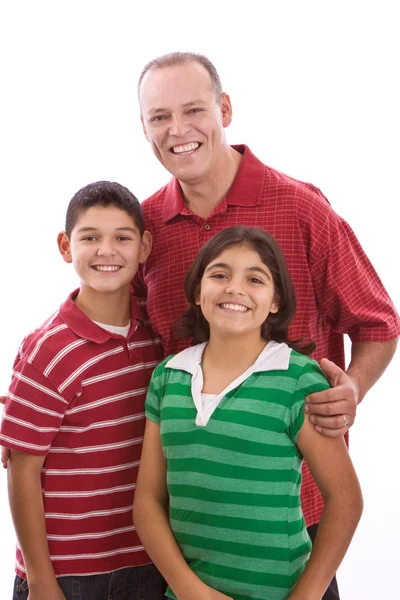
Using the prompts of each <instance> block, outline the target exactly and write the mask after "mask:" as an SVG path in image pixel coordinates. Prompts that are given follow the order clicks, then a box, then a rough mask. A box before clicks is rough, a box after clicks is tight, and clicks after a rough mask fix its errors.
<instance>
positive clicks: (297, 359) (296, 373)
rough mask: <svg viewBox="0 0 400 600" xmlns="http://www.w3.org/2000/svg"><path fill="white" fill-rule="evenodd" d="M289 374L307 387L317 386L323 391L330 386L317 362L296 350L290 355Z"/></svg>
mask: <svg viewBox="0 0 400 600" xmlns="http://www.w3.org/2000/svg"><path fill="white" fill-rule="evenodd" d="M288 370H289V372H290V374H291V375H292V376H293V377H295V378H296V379H297V380H299V381H300V380H301V382H302V383H303V384H304V383H306V384H307V385H312V384H315V385H317V386H318V387H321V389H326V388H328V387H330V386H329V383H328V381H327V379H326V378H325V375H324V373H323V371H322V369H321V367H320V366H319V364H318V363H317V361H316V360H314V359H313V358H311V357H310V356H306V355H305V354H301V353H300V352H297V351H296V350H292V352H291V353H290V361H289V369H288Z"/></svg>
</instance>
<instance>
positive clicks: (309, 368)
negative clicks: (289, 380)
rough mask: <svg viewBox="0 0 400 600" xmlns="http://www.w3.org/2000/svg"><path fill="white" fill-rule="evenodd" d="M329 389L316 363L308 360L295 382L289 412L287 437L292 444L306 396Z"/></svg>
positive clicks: (299, 426)
mask: <svg viewBox="0 0 400 600" xmlns="http://www.w3.org/2000/svg"><path fill="white" fill-rule="evenodd" d="M329 387H330V386H329V383H328V381H327V380H326V379H325V377H324V374H323V373H322V371H321V369H320V367H319V365H318V363H317V362H316V361H315V360H313V359H311V358H310V359H308V360H307V362H306V364H305V365H304V367H303V369H302V371H301V373H300V376H299V378H298V380H297V385H296V389H295V392H294V395H293V404H292V407H291V411H290V425H289V435H290V438H291V439H292V440H293V442H296V441H297V438H298V435H299V432H300V429H301V428H302V425H303V423H304V405H305V398H306V396H308V395H309V394H314V393H315V392H321V391H322V390H327V389H329Z"/></svg>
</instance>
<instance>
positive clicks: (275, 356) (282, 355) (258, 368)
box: [165, 341, 292, 375]
mask: <svg viewBox="0 0 400 600" xmlns="http://www.w3.org/2000/svg"><path fill="white" fill-rule="evenodd" d="M207 343H208V342H203V343H202V344H198V345H197V346H191V347H190V348H186V349H185V350H183V351H182V352H179V354H176V355H175V356H173V357H172V358H171V359H170V360H169V361H168V362H167V363H166V364H165V368H167V369H176V370H178V371H186V372H187V373H190V374H191V375H194V374H195V373H196V371H197V369H198V367H199V365H200V363H201V361H202V357H203V352H204V349H205V347H206V346H207ZM291 351H292V349H291V348H289V346H288V345H287V344H284V343H279V342H274V341H271V342H269V343H268V344H267V345H266V346H265V348H264V350H263V351H262V352H261V353H260V354H259V356H258V357H257V359H256V361H255V362H254V365H253V368H252V372H253V373H260V372H262V371H287V369H288V368H289V361H290V353H291Z"/></svg>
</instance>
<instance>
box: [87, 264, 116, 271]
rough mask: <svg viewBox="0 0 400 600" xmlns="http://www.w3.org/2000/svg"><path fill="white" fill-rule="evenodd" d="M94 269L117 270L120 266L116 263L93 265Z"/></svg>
mask: <svg viewBox="0 0 400 600" xmlns="http://www.w3.org/2000/svg"><path fill="white" fill-rule="evenodd" d="M93 268H94V269H95V270H96V271H119V269H120V268H121V267H119V266H118V265H93Z"/></svg>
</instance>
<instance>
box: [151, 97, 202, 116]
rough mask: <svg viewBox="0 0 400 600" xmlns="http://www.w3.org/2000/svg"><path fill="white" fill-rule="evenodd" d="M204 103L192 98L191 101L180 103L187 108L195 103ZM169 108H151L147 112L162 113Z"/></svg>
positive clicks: (152, 113)
mask: <svg viewBox="0 0 400 600" xmlns="http://www.w3.org/2000/svg"><path fill="white" fill-rule="evenodd" d="M196 104H197V105H199V104H202V105H205V104H206V102H205V101H204V100H193V101H191V102H185V104H182V105H181V106H182V108H189V107H190V106H195V105H196ZM169 110H170V109H169V108H152V109H150V110H149V114H150V115H155V114H157V113H163V112H168V111H169Z"/></svg>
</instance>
